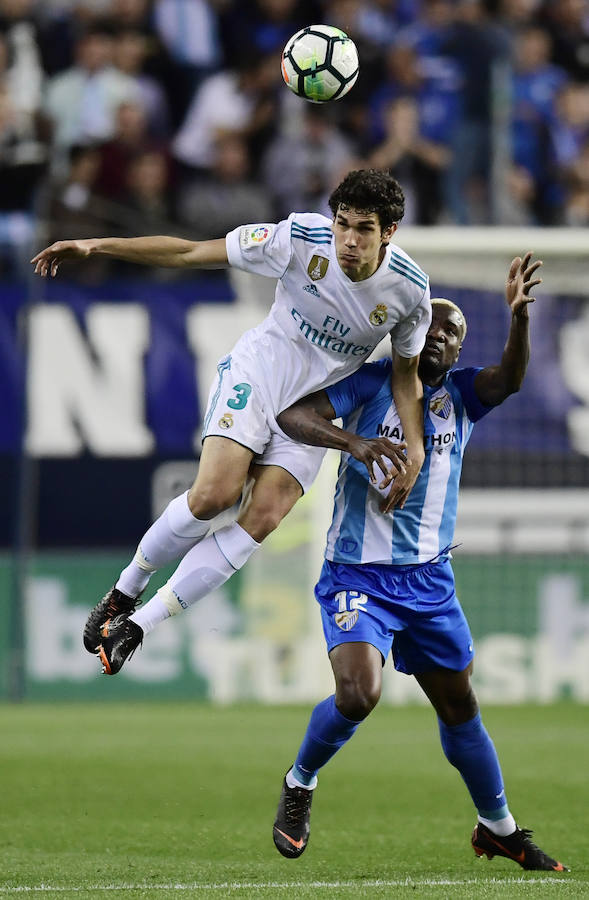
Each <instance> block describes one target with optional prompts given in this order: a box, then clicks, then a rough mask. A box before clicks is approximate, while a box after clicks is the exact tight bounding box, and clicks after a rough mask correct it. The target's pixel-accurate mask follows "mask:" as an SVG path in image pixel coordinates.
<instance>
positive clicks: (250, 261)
mask: <svg viewBox="0 0 589 900" xmlns="http://www.w3.org/2000/svg"><path fill="white" fill-rule="evenodd" d="M226 243H227V256H228V259H229V263H230V264H231V265H232V266H235V267H236V268H238V269H243V270H245V271H247V272H254V273H256V274H258V275H268V276H271V277H274V278H278V279H279V280H278V284H277V287H276V294H275V300H274V304H273V306H272V308H271V310H270V313H269V315H268V316H267V317H266V319H265V320H264V321H263V322H262V323H261V324H260V325H258V326H257V327H256V328H253V329H251V330H250V331H247V332H245V334H244V335H242V337H241V338H240V339H239V341H238V342H237V344H236V345H235V347H234V348H233V350H232V352H231V357H232V358H234V359H236V360H237V359H239V360H240V361H242V362H243V361H244V360H247V361H250V362H251V363H253V368H252V375H251V380H252V381H255V383H256V385H257V386H258V387H259V388H260V390H261V391H262V393H263V394H264V398H265V408H266V412H267V415H268V419H269V421H271V422H273V423H274V424H275V417H276V415H277V414H278V413H279V412H281V411H282V410H283V409H285V408H286V407H287V406H290V405H291V404H292V403H294V402H295V401H296V400H298V399H300V398H301V397H303V396H305V395H306V394H309V393H311V392H313V391H317V390H321V389H322V388H325V387H328V386H329V385H331V384H334V383H335V382H336V381H339V380H340V379H341V378H343V377H345V376H346V375H348V374H350V373H351V372H354V371H355V370H356V369H358V368H359V367H360V366H361V365H362V363H363V362H364V361H365V360H366V358H367V357H368V356H369V355H370V353H372V351H373V350H374V348H375V347H376V345H377V344H378V343H379V341H380V340H381V339H382V338H383V337H385V335H386V334H387V333H388V332H390V333H391V336H392V342H393V346H394V348H395V350H396V352H397V353H398V354H400V355H401V356H404V357H413V356H417V355H418V354H419V353H420V352H421V350H422V348H423V344H424V342H425V336H426V333H427V330H428V327H429V323H430V320H431V305H430V295H429V281H428V278H427V275H425V274H424V272H422V271H421V269H420V268H419V267H418V266H417V265H416V264H415V263H414V262H413V260H412V259H411V258H410V257H409V256H408V255H407V254H406V253H405V252H404V251H403V250H401V249H400V248H399V247H397V246H396V245H394V244H389V245H388V247H387V248H386V252H385V255H384V259H383V260H382V263H381V264H380V266H379V267H378V269H377V271H376V272H374V274H373V275H371V276H370V278H367V279H365V280H363V281H357V282H355V281H351V280H350V279H349V278H348V277H347V275H345V273H344V272H343V270H342V269H341V267H340V265H339V263H338V261H337V258H336V253H335V241H334V236H333V232H332V230H331V220H330V219H328V218H326V217H325V216H322V215H319V214H316V213H293V214H292V215H290V216H289V218H288V219H287V220H285V221H282V222H279V223H278V224H277V225H274V224H258V225H244V226H241V227H239V228H236V229H235V230H234V231H231V232H230V233H229V234H228V235H227V238H226ZM248 364H249V363H248Z"/></svg>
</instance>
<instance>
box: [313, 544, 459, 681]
mask: <svg viewBox="0 0 589 900" xmlns="http://www.w3.org/2000/svg"><path fill="white" fill-rule="evenodd" d="M315 597H316V598H317V601H318V602H319V604H320V605H321V617H322V619H323V632H324V634H325V640H326V641H327V649H328V651H331V650H333V648H334V647H337V646H338V645H339V644H343V643H345V642H347V641H350V642H352V641H362V642H365V643H367V644H372V645H373V646H374V647H376V649H377V650H380V652H381V654H382V657H383V660H385V659H386V658H387V656H388V654H389V652H390V650H391V647H392V650H393V661H394V664H395V669H397V670H398V671H399V672H404V673H405V674H406V675H414V674H416V673H419V672H427V671H430V670H431V669H438V668H443V669H452V670H454V671H456V672H461V671H462V670H463V669H465V668H466V667H467V666H468V664H469V663H470V662H471V660H472V658H473V656H474V651H473V643H472V636H471V633H470V629H469V627H468V623H467V621H466V617H465V615H464V613H463V611H462V607H461V606H460V603H459V602H458V597H457V596H456V590H455V587H454V573H453V572H452V566H451V565H450V561H449V560H447V559H446V560H443V561H441V562H430V563H424V564H423V565H417V566H415V565H413V566H384V565H358V566H355V565H348V564H340V563H333V562H329V560H325V562H324V564H323V569H322V570H321V575H320V577H319V581H318V582H317V585H316V587H315Z"/></svg>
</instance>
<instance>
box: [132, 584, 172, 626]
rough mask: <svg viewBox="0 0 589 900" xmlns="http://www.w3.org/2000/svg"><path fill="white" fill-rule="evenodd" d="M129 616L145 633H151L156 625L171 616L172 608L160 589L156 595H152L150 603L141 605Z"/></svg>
mask: <svg viewBox="0 0 589 900" xmlns="http://www.w3.org/2000/svg"><path fill="white" fill-rule="evenodd" d="M129 618H130V619H131V621H132V622H136V624H137V625H139V626H140V627H141V628H142V629H143V634H149V632H150V631H153V629H154V628H155V626H156V625H159V623H160V622H163V621H164V619H169V618H170V610H169V609H168V607H167V606H166V604H165V603H164V601H163V600H162V598H161V597H160V592H159V591H158V592H157V594H156V595H155V597H152V598H151V600H150V601H149V602H148V603H145V604H144V605H143V606H141V607H140V608H139V609H138V610H137V612H134V613H133V615H131V616H129Z"/></svg>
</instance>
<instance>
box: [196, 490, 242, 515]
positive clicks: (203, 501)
mask: <svg viewBox="0 0 589 900" xmlns="http://www.w3.org/2000/svg"><path fill="white" fill-rule="evenodd" d="M240 495H241V485H239V486H236V485H231V484H220V483H219V482H217V481H214V482H208V483H204V484H199V483H198V482H196V483H195V484H194V485H193V486H192V487H191V488H190V490H189V491H188V506H189V508H190V512H191V513H192V515H193V516H194V517H195V518H197V519H212V518H214V516H217V515H219V513H222V512H223V511H224V510H226V509H230V508H231V507H232V506H233V505H234V503H237V501H238V500H239V497H240Z"/></svg>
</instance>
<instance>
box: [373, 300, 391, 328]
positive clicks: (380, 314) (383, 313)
mask: <svg viewBox="0 0 589 900" xmlns="http://www.w3.org/2000/svg"><path fill="white" fill-rule="evenodd" d="M388 317H389V313H388V310H387V308H386V306H385V304H384V303H377V304H376V306H375V307H374V309H373V310H372V312H371V313H370V315H369V316H368V319H369V321H370V324H371V325H384V323H385V322H386V320H387V319H388Z"/></svg>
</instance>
